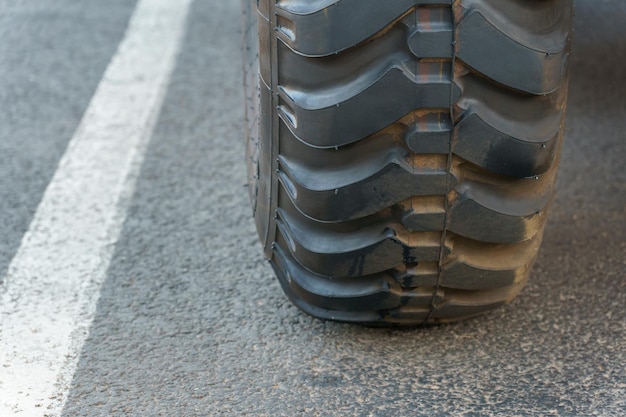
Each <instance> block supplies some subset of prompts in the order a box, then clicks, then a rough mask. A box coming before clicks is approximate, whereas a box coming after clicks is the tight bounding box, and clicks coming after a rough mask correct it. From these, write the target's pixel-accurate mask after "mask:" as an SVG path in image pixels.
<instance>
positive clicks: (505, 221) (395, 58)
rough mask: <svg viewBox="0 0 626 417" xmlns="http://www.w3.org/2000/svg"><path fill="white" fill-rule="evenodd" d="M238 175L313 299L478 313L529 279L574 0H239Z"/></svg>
mask: <svg viewBox="0 0 626 417" xmlns="http://www.w3.org/2000/svg"><path fill="white" fill-rule="evenodd" d="M243 4H244V13H245V16H246V17H245V21H246V30H245V36H244V37H245V42H244V46H245V51H244V52H245V53H244V56H245V69H246V71H245V73H246V75H245V86H246V97H247V106H246V109H247V111H246V112H247V125H248V155H247V162H248V173H249V175H248V178H249V190H250V197H251V201H252V206H253V212H254V218H255V223H256V227H257V230H258V233H259V237H260V240H261V242H262V244H263V247H264V251H265V255H266V257H267V258H268V259H269V261H270V262H271V265H272V267H273V268H274V270H275V272H276V275H277V277H278V279H279V281H280V283H281V285H282V288H283V289H284V291H285V293H286V294H287V296H288V297H289V298H290V300H291V301H292V302H293V303H294V304H295V305H296V306H297V307H299V308H300V309H302V310H303V311H305V312H306V313H308V314H310V315H313V316H316V317H319V318H323V319H331V320H337V321H344V322H356V323H364V324H367V325H420V324H434V323H442V322H450V321H455V320H460V319H465V318H468V317H472V316H475V315H478V314H481V313H484V312H486V311H488V310H491V309H493V308H495V307H498V306H500V305H502V304H504V303H507V302H509V301H510V300H512V299H513V298H514V297H515V296H516V295H517V294H518V293H519V292H520V290H521V289H522V287H523V286H524V284H525V283H526V281H527V278H528V273H529V270H530V269H531V266H532V264H533V262H534V260H535V257H536V254H537V251H538V249H539V246H540V243H541V239H542V234H543V229H544V225H545V223H546V214H547V208H548V205H549V203H550V200H551V196H552V194H553V189H554V184H555V178H556V173H557V165H558V161H559V154H560V149H561V141H562V133H563V122H564V114H565V106H566V100H567V79H568V58H569V51H570V38H571V27H572V14H573V5H572V1H571V0H542V1H530V0H454V1H453V0H390V1H384V2H382V1H379V0H315V1H306V0H281V1H280V2H276V1H274V0H259V1H258V2H256V4H255V2H254V1H250V0H243Z"/></svg>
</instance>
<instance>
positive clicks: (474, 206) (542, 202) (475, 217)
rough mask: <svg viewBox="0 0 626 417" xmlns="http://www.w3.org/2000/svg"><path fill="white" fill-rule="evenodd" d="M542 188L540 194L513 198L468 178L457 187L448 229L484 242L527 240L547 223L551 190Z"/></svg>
mask: <svg viewBox="0 0 626 417" xmlns="http://www.w3.org/2000/svg"><path fill="white" fill-rule="evenodd" d="M530 181H532V180H530ZM543 191H544V192H543V193H541V194H539V195H530V196H525V197H524V196H522V197H517V198H512V195H511V194H510V193H508V192H507V190H501V189H498V188H496V187H493V186H488V185H486V184H480V183H476V182H470V181H465V182H463V183H462V184H460V185H459V186H457V187H456V195H455V196H454V197H453V199H452V201H450V203H449V207H450V211H449V215H448V229H449V230H450V231H452V232H454V233H456V234H459V235H461V236H464V237H467V238H470V239H474V240H480V241H483V242H491V243H517V242H523V241H526V240H528V239H531V238H532V237H534V236H535V234H537V233H538V232H539V230H541V226H542V225H543V223H544V222H545V219H546V216H545V213H544V212H545V210H546V207H547V205H548V202H549V200H550V195H551V189H548V190H543ZM485 225H489V227H485Z"/></svg>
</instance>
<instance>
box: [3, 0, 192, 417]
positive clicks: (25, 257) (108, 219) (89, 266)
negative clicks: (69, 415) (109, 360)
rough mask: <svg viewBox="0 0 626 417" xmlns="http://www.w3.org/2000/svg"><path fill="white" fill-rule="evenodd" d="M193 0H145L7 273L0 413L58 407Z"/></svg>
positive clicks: (51, 411)
mask: <svg viewBox="0 0 626 417" xmlns="http://www.w3.org/2000/svg"><path fill="white" fill-rule="evenodd" d="M190 3H191V0H141V1H140V2H139V3H138V5H137V8H136V10H135V12H134V14H133V16H132V18H131V20H130V23H129V26H128V29H127V31H126V35H125V37H124V39H123V41H122V42H121V43H120V46H119V48H118V50H117V53H116V54H115V56H114V57H113V59H112V60H111V63H110V64H109V67H108V68H107V70H106V72H105V74H104V77H103V78H102V81H101V82H100V85H99V86H98V89H97V90H96V93H95V95H94V97H93V98H92V100H91V103H90V104H89V107H88V108H87V110H86V112H85V115H84V116H83V119H82V121H81V124H80V126H79V127H78V129H77V130H76V133H75V134H74V137H73V138H72V140H71V141H70V143H69V145H68V148H67V151H66V153H65V155H64V156H63V158H62V159H61V161H60V163H59V167H58V169H57V171H56V173H55V175H54V177H53V179H52V181H51V182H50V184H49V185H48V188H47V189H46V192H45V194H44V196H43V199H42V201H41V203H40V205H39V207H38V209H37V213H36V214H35V216H34V218H33V220H32V223H31V225H30V228H29V230H28V232H27V233H26V234H25V235H24V237H23V239H22V242H21V246H20V248H19V250H18V252H17V254H16V255H15V257H14V259H13V261H12V262H11V265H10V266H9V270H8V273H7V275H6V277H5V279H4V289H3V293H2V295H1V298H0V332H1V333H0V416H13V415H21V416H26V415H28V416H36V415H39V416H42V415H51V416H54V415H59V414H60V413H61V411H62V408H63V405H64V403H65V399H66V397H67V390H68V388H69V385H70V383H71V379H72V376H73V374H74V371H75V369H76V364H77V362H78V356H79V354H80V349H81V347H82V345H83V343H84V341H85V338H86V337H87V334H88V330H89V325H90V323H91V320H92V317H93V315H94V312H95V309H96V303H97V300H98V296H99V291H100V287H101V284H102V282H103V281H104V279H105V277H106V271H107V268H108V266H109V263H110V260H111V256H112V253H113V248H114V245H115V242H116V241H117V239H118V237H119V234H120V230H121V227H122V223H123V221H124V217H125V215H126V208H127V203H128V200H129V199H130V197H131V196H132V193H133V190H134V185H135V182H136V178H137V175H138V172H139V167H140V166H141V162H142V159H143V154H144V151H145V148H146V144H147V142H148V140H149V138H150V136H151V134H152V130H153V127H154V124H155V120H156V118H157V116H158V112H159V110H160V108H161V105H162V102H163V97H164V94H165V90H166V87H167V84H168V82H169V78H170V75H171V72H172V68H173V66H174V63H175V60H176V55H177V52H178V49H179V45H180V42H181V39H182V35H183V33H184V30H185V22H186V18H187V14H188V10H189V6H190Z"/></svg>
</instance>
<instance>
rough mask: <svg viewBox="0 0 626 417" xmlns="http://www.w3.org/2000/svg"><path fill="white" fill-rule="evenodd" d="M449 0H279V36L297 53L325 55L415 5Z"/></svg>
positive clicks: (367, 34)
mask: <svg viewBox="0 0 626 417" xmlns="http://www.w3.org/2000/svg"><path fill="white" fill-rule="evenodd" d="M450 4H452V0H394V1H383V2H381V1H380V0H339V1H337V0H334V1H327V0H313V1H310V0H281V1H279V2H278V5H277V13H278V14H279V16H280V18H281V25H280V27H279V28H278V29H279V30H278V37H279V39H281V41H282V42H284V43H285V44H286V45H288V46H289V47H290V48H291V49H293V50H294V51H297V52H298V53H299V54H302V55H306V56H315V57H320V56H327V55H331V54H334V53H337V52H341V51H343V50H345V49H347V48H350V47H351V46H354V45H356V44H358V43H360V42H362V41H364V40H366V39H368V38H370V37H372V36H373V35H374V34H376V33H378V32H380V31H381V30H383V29H384V28H386V27H387V26H389V25H390V24H392V23H393V22H395V21H396V20H397V19H398V18H400V17H402V15H403V14H405V13H407V12H408V11H409V10H410V9H411V8H414V7H415V6H420V5H448V6H449V5H450ZM330 33H332V35H330Z"/></svg>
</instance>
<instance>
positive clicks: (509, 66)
mask: <svg viewBox="0 0 626 417" xmlns="http://www.w3.org/2000/svg"><path fill="white" fill-rule="evenodd" d="M456 48H457V51H456V55H457V57H458V58H459V59H461V60H462V61H463V62H465V63H466V64H467V65H469V66H470V67H471V68H473V69H474V70H476V71H478V72H479V73H481V74H483V75H485V76H487V77H489V78H491V79H492V80H494V81H496V82H498V83H501V84H504V85H506V86H508V87H511V88H514V89H516V90H519V91H523V92H526V93H530V94H538V95H543V94H549V93H551V92H554V91H555V90H557V89H558V88H559V86H560V85H561V83H562V81H563V79H564V78H565V75H566V71H567V61H568V59H569V52H568V48H567V42H564V43H563V45H560V48H559V49H558V50H553V51H552V50H541V49H536V48H533V47H530V46H526V45H523V44H522V43H520V42H518V41H516V40H514V39H512V38H511V37H509V36H508V35H507V34H505V33H504V32H503V31H502V30H500V29H499V28H497V27H496V26H494V25H493V24H492V23H491V22H490V21H489V20H487V18H486V17H485V16H484V15H483V14H482V13H481V12H480V11H479V10H476V9H472V10H470V11H469V12H467V13H466V14H465V15H464V16H463V18H462V20H461V21H460V23H459V25H458V28H457V42H456Z"/></svg>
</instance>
